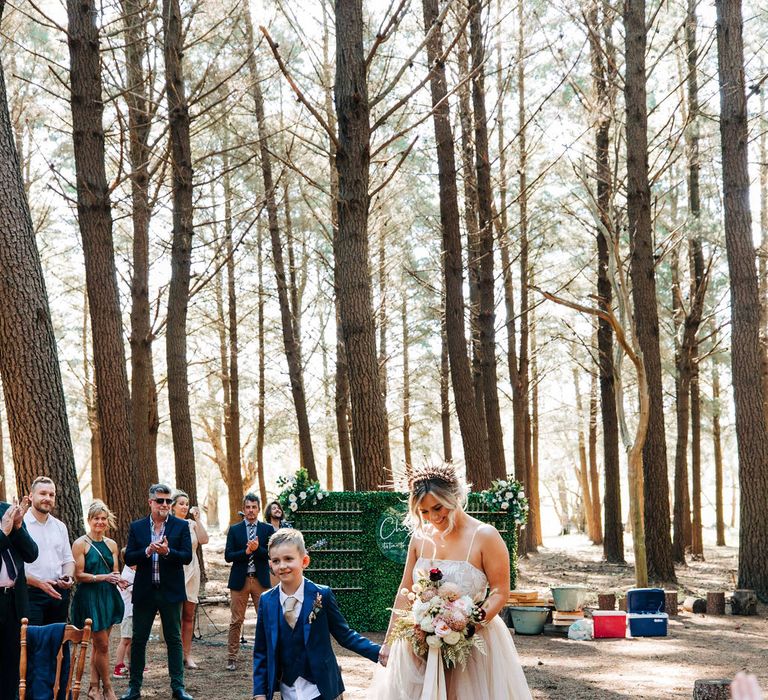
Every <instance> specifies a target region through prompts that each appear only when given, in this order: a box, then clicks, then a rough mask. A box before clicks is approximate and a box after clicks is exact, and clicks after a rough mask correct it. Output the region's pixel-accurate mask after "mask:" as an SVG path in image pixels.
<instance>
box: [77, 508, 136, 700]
mask: <svg viewBox="0 0 768 700" xmlns="http://www.w3.org/2000/svg"><path fill="white" fill-rule="evenodd" d="M114 526H115V516H114V515H113V514H112V512H111V511H110V510H109V508H107V506H106V505H105V504H104V502H103V501H98V500H97V501H94V502H93V503H91V505H90V507H89V508H88V529H89V532H88V534H87V535H83V536H82V537H79V538H78V539H76V540H75V541H74V543H73V544H72V556H73V557H74V559H75V580H76V581H77V583H78V586H77V590H76V591H75V595H74V598H73V599H72V622H73V623H74V624H75V625H77V626H78V627H82V626H83V623H84V622H85V619H86V618H88V617H90V618H91V620H93V627H92V630H93V652H92V654H91V682H90V688H89V689H88V698H89V700H116V696H115V691H114V690H113V689H112V675H111V673H110V668H111V667H110V665H109V633H110V631H111V630H112V625H114V624H120V622H121V621H122V619H123V610H124V604H123V599H122V597H121V596H120V592H119V591H118V587H121V586H123V585H124V582H123V580H122V579H121V578H120V569H119V563H118V556H117V544H115V541H114V540H111V539H109V538H108V537H105V533H106V531H107V529H109V528H110V527H114ZM99 686H101V687H99Z"/></svg>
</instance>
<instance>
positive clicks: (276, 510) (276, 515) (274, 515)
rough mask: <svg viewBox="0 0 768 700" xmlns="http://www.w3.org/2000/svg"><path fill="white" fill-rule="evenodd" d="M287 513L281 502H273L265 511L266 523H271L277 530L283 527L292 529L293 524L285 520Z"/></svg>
mask: <svg viewBox="0 0 768 700" xmlns="http://www.w3.org/2000/svg"><path fill="white" fill-rule="evenodd" d="M284 516H285V512H284V511H283V507H282V506H281V505H280V502H279V501H272V503H270V504H269V505H268V506H267V508H266V510H265V511H264V522H265V523H269V524H270V525H271V526H272V527H273V528H275V530H276V531H277V530H279V529H280V528H281V527H291V524H290V523H289V522H288V521H287V520H284V519H283V518H284Z"/></svg>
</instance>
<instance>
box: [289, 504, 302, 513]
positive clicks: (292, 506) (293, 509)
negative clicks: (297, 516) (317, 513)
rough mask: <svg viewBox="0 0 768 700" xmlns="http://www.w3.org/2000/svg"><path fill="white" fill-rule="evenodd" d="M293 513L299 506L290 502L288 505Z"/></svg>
mask: <svg viewBox="0 0 768 700" xmlns="http://www.w3.org/2000/svg"><path fill="white" fill-rule="evenodd" d="M288 507H289V508H290V509H291V510H292V511H293V512H294V513H295V512H296V511H297V510H298V509H299V506H298V505H297V504H296V503H291V505H290V506H288Z"/></svg>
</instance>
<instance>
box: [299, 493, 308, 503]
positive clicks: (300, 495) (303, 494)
mask: <svg viewBox="0 0 768 700" xmlns="http://www.w3.org/2000/svg"><path fill="white" fill-rule="evenodd" d="M306 497H307V492H306V491H302V492H301V493H299V498H300V499H301V500H302V501H303V500H304V499H305V498H306Z"/></svg>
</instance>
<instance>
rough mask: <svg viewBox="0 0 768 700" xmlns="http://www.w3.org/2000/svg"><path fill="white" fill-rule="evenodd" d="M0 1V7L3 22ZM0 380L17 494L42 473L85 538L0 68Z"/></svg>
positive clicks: (1, 0) (73, 532)
mask: <svg viewBox="0 0 768 700" xmlns="http://www.w3.org/2000/svg"><path fill="white" fill-rule="evenodd" d="M4 5H5V0H0V19H2V15H3V9H4ZM0 200H1V201H2V202H3V216H0V306H2V309H3V312H2V313H1V314H0V348H2V351H0V377H1V378H2V384H3V395H4V397H5V410H6V415H7V419H8V436H9V438H10V444H11V450H12V453H13V465H14V471H15V473H16V492H17V493H19V494H24V493H27V490H28V489H29V485H30V484H31V483H32V480H33V479H34V478H35V477H36V476H39V475H40V474H47V475H48V476H50V477H51V478H52V479H53V480H54V481H55V482H56V485H57V487H58V489H57V497H58V498H57V500H58V512H59V516H60V517H61V519H62V520H63V521H64V524H65V525H66V526H67V529H68V531H69V534H70V537H72V538H75V537H78V536H80V535H82V534H83V509H82V505H81V502H80V489H79V487H78V483H77V470H76V469H75V456H74V453H73V451H72V442H71V439H70V434H69V424H68V422H67V406H66V402H65V400H64V388H63V385H62V381H61V369H60V367H59V359H58V356H57V353H56V339H55V337H54V335H53V324H52V322H51V312H50V308H49V306H48V294H47V292H46V289H45V279H44V277H43V269H42V266H41V264H40V256H39V253H38V250H37V246H36V245H35V231H34V227H33V225H32V217H31V216H30V213H29V204H28V202H27V197H26V194H25V191H24V184H23V181H22V177H21V169H20V167H19V160H18V157H17V155H16V148H15V146H14V135H13V128H12V125H11V120H10V114H9V112H8V97H7V94H6V90H5V75H4V73H3V68H2V64H0Z"/></svg>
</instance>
